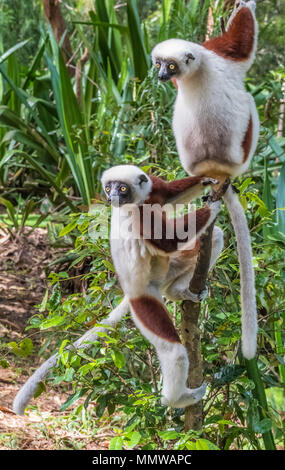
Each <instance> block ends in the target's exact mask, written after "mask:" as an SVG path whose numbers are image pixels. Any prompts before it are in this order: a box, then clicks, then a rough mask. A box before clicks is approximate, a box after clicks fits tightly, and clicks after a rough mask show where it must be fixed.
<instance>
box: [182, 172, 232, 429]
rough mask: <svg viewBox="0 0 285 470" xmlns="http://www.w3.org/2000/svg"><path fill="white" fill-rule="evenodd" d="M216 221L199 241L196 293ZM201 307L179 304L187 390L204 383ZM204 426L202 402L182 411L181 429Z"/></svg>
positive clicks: (218, 192) (226, 183)
mask: <svg viewBox="0 0 285 470" xmlns="http://www.w3.org/2000/svg"><path fill="white" fill-rule="evenodd" d="M229 184H230V180H229V178H227V179H226V180H224V181H221V184H220V185H219V187H218V189H217V190H216V191H215V192H213V193H212V196H211V199H212V201H218V200H219V199H221V198H222V196H223V195H224V194H225V192H226V190H227V189H228V186H229ZM214 224H215V222H213V223H212V224H211V225H210V227H209V228H208V230H207V231H206V233H205V234H204V235H202V237H201V238H200V251H199V256H198V260H197V265H196V268H195V272H194V275H193V277H192V279H191V282H190V286H189V288H190V290H191V292H193V293H194V294H199V293H200V292H201V291H202V290H204V289H205V286H206V280H207V275H208V271H209V266H210V258H211V251H212V233H213V228H214ZM200 310H201V304H200V303H195V302H192V301H190V300H185V301H184V302H183V303H182V318H181V333H182V338H183V343H184V346H185V348H186V350H187V353H188V358H189V362H190V366H189V374H188V387H190V388H196V387H200V385H202V383H203V357H202V354H201V341H200V330H199V324H198V321H199V314H200ZM202 425H203V402H202V401H200V402H199V403H197V404H196V405H192V406H188V407H187V408H186V409H185V420H184V429H185V431H186V432H187V431H189V429H194V430H196V431H198V430H200V429H201V428H202Z"/></svg>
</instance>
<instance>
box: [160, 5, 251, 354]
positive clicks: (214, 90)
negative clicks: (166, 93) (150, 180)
mask: <svg viewBox="0 0 285 470" xmlns="http://www.w3.org/2000/svg"><path fill="white" fill-rule="evenodd" d="M244 6H246V7H248V8H249V9H250V10H251V12H252V14H253V18H254V24H255V36H254V45H253V49H252V52H251V54H250V57H249V58H248V59H247V60H244V61H233V60H230V59H226V58H223V57H221V56H219V55H217V54H216V53H215V52H213V51H210V50H208V49H206V48H204V47H203V46H200V45H197V44H193V43H191V42H187V41H181V40H180V39H171V40H169V41H165V42H163V43H160V44H158V45H157V46H156V47H155V48H154V50H153V53H152V58H153V62H155V61H156V58H163V59H164V60H166V59H168V58H171V59H172V60H175V61H176V62H177V63H178V66H179V69H180V74H179V75H177V77H175V78H176V80H177V85H178V93H177V98H176V102H175V106H174V114H173V123H172V125H173V131H174V135H175V139H176V145H177V150H178V153H179V157H180V160H181V163H182V166H183V167H184V169H185V170H186V171H187V172H188V173H189V174H192V175H207V176H213V177H217V178H218V176H217V175H219V174H220V175H228V176H231V177H236V176H238V175H241V174H243V173H244V172H245V171H246V170H247V168H248V166H249V164H250V160H251V157H252V156H253V154H254V151H255V148H256V145H257V141H258V135H259V118H258V113H257V110H256V106H255V103H254V100H253V98H252V96H251V95H250V94H249V93H247V92H246V90H245V87H244V78H245V74H246V71H247V70H248V69H249V67H250V66H251V64H252V62H253V60H254V57H255V52H256V47H257V31H258V26H257V22H256V19H255V14H254V11H255V2H254V1H253V0H251V1H249V2H247V3H245V2H244V1H242V2H241V4H240V6H239V7H238V8H237V9H235V10H234V11H233V14H232V16H231V18H230V20H229V24H228V26H227V27H229V26H230V24H231V22H232V21H233V20H234V17H235V15H236V14H237V12H238V11H239V9H240V8H242V7H244ZM183 51H184V52H183ZM189 51H192V53H193V55H194V57H195V60H194V61H189V63H188V64H185V60H184V57H185V54H186V53H188V52H189ZM196 61H197V62H196ZM195 63H196V64H195ZM197 64H198V66H197ZM250 117H251V119H252V124H253V133H252V142H251V147H250V151H249V155H248V157H247V159H246V161H245V162H243V160H244V150H243V148H242V144H243V140H244V137H245V135H246V131H247V128H248V124H249V120H250ZM225 201H226V204H227V206H228V209H229V212H230V216H231V219H232V223H233V226H234V229H235V233H236V238H237V247H238V253H239V262H240V271H241V299H242V349H243V354H244V356H245V357H246V358H247V359H251V358H252V357H254V355H255V352H256V335H257V312H256V300H255V286H254V284H255V282H254V270H253V268H252V252H251V243H250V235H249V230H248V226H247V221H246V218H245V214H244V211H243V209H242V207H241V205H240V203H239V200H238V197H237V196H236V195H234V194H233V192H232V190H231V188H229V189H228V191H227V193H226V195H225Z"/></svg>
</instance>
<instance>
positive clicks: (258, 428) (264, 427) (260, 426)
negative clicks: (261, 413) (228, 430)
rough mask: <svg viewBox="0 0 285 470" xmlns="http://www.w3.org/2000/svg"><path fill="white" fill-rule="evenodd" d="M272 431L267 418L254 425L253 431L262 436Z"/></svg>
mask: <svg viewBox="0 0 285 470" xmlns="http://www.w3.org/2000/svg"><path fill="white" fill-rule="evenodd" d="M271 429H272V421H271V419H269V418H265V419H262V420H261V421H259V422H258V423H255V424H254V431H255V432H258V433H261V434H264V433H266V432H269V431H271Z"/></svg>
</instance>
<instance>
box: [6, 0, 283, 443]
mask: <svg viewBox="0 0 285 470" xmlns="http://www.w3.org/2000/svg"><path fill="white" fill-rule="evenodd" d="M34 2H35V5H36V1H35V0H34ZM75 3H76V2H75ZM75 3H74V2H71V5H72V8H71V9H69V10H68V11H65V12H64V13H65V14H66V17H67V19H68V31H69V32H70V33H71V32H72V46H73V50H74V51H76V52H75V56H76V61H73V62H72V61H71V63H70V64H66V63H65V62H64V60H63V56H62V52H61V48H60V45H59V44H57V42H56V41H55V38H54V36H53V32H52V30H51V29H50V28H49V27H48V26H44V27H43V28H42V29H41V30H40V31H39V34H40V40H39V43H38V44H35V41H34V42H32V43H30V42H26V41H25V39H27V38H26V36H25V35H23V37H22V36H19V38H18V39H20V42H19V41H18V40H17V41H16V40H15V39H13V38H11V42H9V40H10V39H9V40H8V38H6V39H5V37H4V42H5V44H6V47H5V48H4V49H3V53H2V55H1V57H0V73H1V74H0V99H1V106H0V183H1V185H2V188H1V189H2V192H3V195H2V196H1V199H0V203H1V208H3V207H5V208H6V215H5V218H4V222H5V224H6V225H8V227H9V229H10V230H11V228H12V226H14V227H15V229H16V230H19V228H20V227H22V226H23V225H24V224H25V223H26V222H27V219H28V217H30V215H31V211H34V210H35V207H36V206H35V204H36V203H37V204H38V206H40V205H41V204H43V201H46V200H47V198H48V199H49V205H50V206H52V207H54V206H56V205H57V204H61V207H62V217H61V223H60V224H59V221H58V223H57V224H55V223H54V222H53V221H50V222H49V230H50V233H53V234H54V237H57V238H58V241H59V242H60V241H63V240H64V239H66V238H67V237H68V240H69V241H72V243H73V249H72V250H71V251H70V252H69V253H67V254H66V255H65V260H66V261H67V262H68V263H69V267H68V268H66V269H65V270H64V271H60V272H51V273H50V276H49V280H50V287H49V289H48V290H47V291H46V295H45V296H44V298H43V300H42V302H41V304H40V305H39V306H38V313H37V314H36V315H34V316H33V317H32V318H31V320H30V324H29V326H28V328H27V330H28V334H29V333H30V331H31V330H32V331H33V329H40V330H41V331H42V332H43V333H44V338H45V341H44V343H43V345H42V348H41V350H40V354H43V355H45V356H49V355H50V353H51V352H52V351H54V350H57V348H60V351H61V353H62V354H61V360H60V362H59V364H58V368H57V369H55V370H53V371H51V373H50V379H53V383H54V384H59V383H60V384H64V383H66V384H68V386H69V387H72V393H71V394H70V396H69V398H68V399H67V401H66V402H65V403H64V404H63V405H62V410H69V407H71V405H74V404H75V403H76V402H77V401H78V400H79V401H80V403H81V404H80V405H79V406H78V407H77V411H76V413H77V415H80V413H82V415H83V413H87V409H88V410H90V409H92V407H93V408H94V410H95V411H94V412H95V415H96V422H98V423H100V420H103V421H104V420H105V421H107V420H108V421H109V422H111V424H112V429H113V431H114V432H115V433H116V437H114V438H113V439H112V440H111V442H110V449H121V448H123V447H127V448H134V447H136V446H139V447H140V448H143V449H158V448H174V449H177V450H180V449H190V450H194V449H195V450H196V449H197V450H200V449H201V450H202V449H217V448H218V449H230V448H239V449H259V448H263V447H264V443H263V441H262V439H261V437H262V435H263V436H264V435H265V434H266V433H269V432H271V430H273V433H274V438H275V441H276V443H278V444H279V445H281V444H282V439H283V436H284V428H283V427H282V426H284V425H283V424H282V410H284V403H283V401H284V400H283V399H282V392H283V389H282V387H283V385H282V383H283V384H284V380H285V364H284V321H285V315H284V312H285V301H284V280H285V269H284V268H285V263H284V244H285V235H284V227H285V211H284V210H283V209H284V207H285V200H284V183H285V156H284V145H285V139H284V137H277V126H278V118H279V112H280V100H281V98H282V83H284V80H285V72H284V69H282V68H281V60H280V54H281V50H282V44H283V42H282V41H284V37H285V36H284V33H283V30H284V28H283V29H282V24H283V23H282V18H281V16H277V15H275V16H272V12H273V11H275V10H276V9H277V8H279V6H278V5H277V3H276V5H275V2H272V1H269V0H266V1H265V2H262V3H261V4H260V5H258V9H259V13H258V14H259V22H260V24H261V28H260V31H261V32H260V44H261V46H260V52H259V54H258V58H257V61H256V64H255V65H254V67H253V68H252V70H251V73H250V76H249V78H248V79H247V82H246V86H247V87H248V89H249V90H250V92H251V93H252V94H253V96H254V98H255V101H256V104H257V107H258V111H259V115H260V120H261V136H260V139H259V145H258V149H257V153H256V156H255V158H254V160H253V162H252V166H251V168H250V170H249V171H248V173H247V174H246V175H244V178H243V179H239V180H237V181H236V185H237V187H238V189H239V191H240V200H241V203H242V205H243V207H244V208H245V209H246V214H247V218H248V223H249V227H250V230H251V238H252V244H253V253H254V265H255V271H256V288H257V302H258V309H259V356H258V361H257V369H255V368H254V366H253V365H252V364H246V363H245V362H244V360H243V358H242V356H241V353H240V348H239V346H240V311H239V309H240V307H239V305H240V303H239V287H240V283H239V266H238V261H237V256H236V250H235V240H234V236H233V232H232V226H231V224H230V221H229V217H228V214H227V212H226V211H225V210H224V212H223V213H222V214H221V215H220V216H219V225H220V226H221V227H222V228H223V230H224V233H225V249H224V251H223V253H222V255H221V256H220V258H219V261H218V264H217V266H216V267H215V270H214V271H213V272H212V273H211V274H210V281H209V282H210V296H209V297H208V298H207V300H206V302H205V304H204V306H203V312H202V317H201V331H202V348H203V357H204V360H205V372H206V378H207V381H208V390H207V396H206V399H205V408H204V412H205V422H204V427H203V430H202V431H201V432H200V433H197V432H193V431H191V432H189V433H187V434H185V433H184V432H183V417H182V415H183V412H182V411H181V410H169V409H167V408H166V407H163V406H161V405H160V400H159V393H160V387H161V383H160V376H159V368H158V362H157V359H156V356H155V354H154V351H152V349H151V348H150V347H149V344H148V343H147V341H146V340H145V339H144V338H143V337H142V336H141V335H140V334H139V333H138V331H137V330H136V329H135V328H134V326H133V324H132V322H131V320H130V318H126V319H124V320H123V321H122V323H121V325H120V327H119V328H118V329H116V330H114V329H109V331H108V333H107V334H105V333H104V334H101V335H100V336H99V338H98V340H97V341H95V342H94V343H92V345H90V348H89V349H88V350H84V351H81V352H78V353H76V352H75V351H73V350H70V351H66V349H65V348H66V346H67V345H69V344H71V343H72V342H73V341H74V337H75V335H76V336H78V335H81V334H82V333H83V332H84V331H86V329H88V328H90V327H91V325H94V324H96V323H97V322H99V321H101V320H103V319H104V317H105V316H106V315H107V313H108V312H109V311H110V309H112V308H114V307H115V306H116V305H117V304H118V302H119V301H120V300H121V295H122V294H121V291H120V289H119V287H118V285H117V281H116V277H115V274H114V269H113V266H112V261H111V258H110V253H109V243H108V240H107V239H106V240H105V239H100V240H97V241H96V242H94V240H93V239H92V237H91V236H90V227H91V224H93V223H94V219H95V222H96V217H95V216H94V214H93V215H92V214H87V212H86V208H87V206H89V205H90V203H91V202H92V200H93V198H94V197H95V198H96V199H99V198H100V196H99V194H98V193H99V192H100V183H99V180H100V175H101V173H102V171H103V170H104V169H105V168H107V167H109V166H110V165H112V164H114V163H115V164H118V163H136V164H140V165H141V166H142V167H143V168H144V169H145V170H149V171H152V172H153V173H156V174H158V175H159V176H163V177H167V178H168V179H173V178H179V177H182V176H184V175H185V173H184V172H183V170H182V169H181V165H180V163H179V160H178V157H177V151H176V147H175V142H174V137H173V134H172V132H171V116H172V108H173V102H174V99H175V94H176V91H175V89H174V88H173V86H172V85H171V84H168V83H167V84H159V83H158V82H157V78H156V75H155V73H154V71H153V70H152V68H151V64H150V57H149V53H150V51H151V48H152V46H153V45H154V44H155V43H156V42H157V41H159V40H163V39H166V38H168V37H174V36H176V37H183V38H186V39H191V40H194V41H195V40H197V41H200V40H202V39H203V37H204V35H205V25H206V20H207V13H208V7H209V4H210V2H209V1H205V2H198V1H196V0H195V1H194V0H192V1H191V2H184V0H179V1H172V0H163V1H162V2H161V5H159V6H158V5H156V3H155V2H152V1H148V2H140V3H139V5H140V7H141V8H138V7H137V3H136V1H135V0H128V1H127V4H126V6H120V7H118V5H117V4H116V2H115V1H114V0H104V1H95V7H94V10H90V11H89V13H88V16H86V14H84V12H83V10H80V9H79V13H80V14H78V9H76V10H75V9H74V5H75ZM142 3H143V4H142ZM202 3H203V5H202ZM273 3H274V8H273V7H272V5H273ZM8 4H9V2H8ZM211 5H212V6H213V14H214V19H215V25H219V21H218V20H219V19H220V17H221V16H222V15H224V14H225V13H224V12H223V2H211ZM115 6H116V8H115ZM280 8H281V7H280ZM38 13H39V12H38V11H37V14H38ZM5 18H6V19H5ZM5 18H4V19H5V21H6V22H7V21H8V20H9V18H8V17H7V15H6V17H5ZM9 21H10V20H9ZM216 28H218V26H216ZM275 28H276V29H277V30H278V31H279V32H280V34H278V35H275V34H272V31H275ZM215 32H216V33H218V32H219V31H218V29H217V30H215ZM37 42H38V41H37ZM86 47H87V48H88V51H89V56H88V60H87V61H86V63H85V64H84V65H83V67H82V68H81V69H80V77H81V80H80V81H79V88H78V82H76V79H75V77H73V76H71V75H70V73H69V72H70V69H71V68H72V67H75V66H76V64H78V59H80V58H81V57H82V54H83V52H84V49H85V48H86ZM29 48H31V49H29ZM27 50H29V51H31V50H33V60H31V61H29V60H27V59H25V61H24V63H25V65H23V63H22V60H21V58H22V54H23V56H24V55H25V54H26V52H25V54H24V51H27ZM264 50H266V54H264ZM29 54H30V52H29V53H27V54H26V55H25V57H26V58H27V55H28V56H29ZM74 64H75V65H74ZM11 175H13V178H12V179H11ZM27 193H28V194H29V197H27ZM19 194H20V196H19ZM82 204H83V205H84V207H83V208H82ZM20 213H21V214H22V215H21V216H19V214H20ZM49 213H50V211H49V210H45V211H44V212H43V213H42V214H43V216H46V217H47V218H48V216H49ZM37 217H41V216H37ZM8 219H9V223H8V222H7V221H8ZM48 220H50V219H48ZM62 220H64V225H63V224H62ZM37 221H38V222H39V223H40V222H41V219H40V218H39V219H37ZM83 264H85V265H87V266H88V270H87V272H84V274H82V275H79V276H80V281H81V282H82V283H84V285H86V286H87V287H86V289H85V291H84V292H83V293H82V292H74V293H72V294H69V295H65V289H64V286H65V285H66V283H68V282H69V281H70V279H71V278H72V269H73V268H74V267H78V266H81V265H83ZM52 269H53V267H51V270H52ZM168 308H169V310H171V311H173V312H175V321H176V325H177V327H178V328H179V325H180V313H179V309H178V308H177V306H176V305H173V304H172V303H171V302H169V303H168ZM32 346H33V345H32V343H31V340H30V339H29V338H28V340H23V341H22V342H20V343H19V344H16V343H12V342H11V343H10V345H9V348H10V349H11V350H12V351H13V352H14V353H15V354H16V355H17V356H19V357H21V356H22V357H26V356H27V355H28V354H31V352H32ZM1 364H2V366H3V367H4V366H5V367H7V362H5V359H3V361H1ZM256 374H257V375H258V377H259V378H260V376H261V389H262V390H263V386H264V387H265V394H266V397H267V401H266V397H264V399H265V401H263V402H262V400H260V397H258V396H257V395H256V392H257V389H256V383H257V382H256V380H255V379H256ZM263 384H264V385H263ZM42 391H44V386H43V385H41V387H40V390H39V391H38V393H41V392H42ZM88 405H89V406H88ZM87 407H88V408H87ZM282 407H283V408H282ZM84 416H85V415H84Z"/></svg>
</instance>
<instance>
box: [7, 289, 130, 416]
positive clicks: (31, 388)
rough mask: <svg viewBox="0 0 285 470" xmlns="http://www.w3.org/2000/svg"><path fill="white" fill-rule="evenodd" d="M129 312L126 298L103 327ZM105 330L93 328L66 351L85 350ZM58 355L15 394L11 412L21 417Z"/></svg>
mask: <svg viewBox="0 0 285 470" xmlns="http://www.w3.org/2000/svg"><path fill="white" fill-rule="evenodd" d="M128 311H129V301H128V299H127V298H126V297H124V299H123V300H122V302H121V303H120V304H119V305H118V306H117V307H116V308H115V309H114V310H112V312H111V313H110V314H109V315H108V317H107V318H105V319H104V320H103V321H102V322H100V323H102V324H103V325H108V326H115V325H116V324H117V323H118V322H119V321H120V320H121V318H122V317H123V315H125V314H126V313H128ZM106 330H107V328H105V327H98V326H95V327H93V328H91V329H90V330H88V331H87V332H86V333H85V334H84V335H83V336H81V337H80V338H79V339H78V340H77V341H75V342H74V343H73V344H72V345H70V346H69V347H68V349H74V348H75V349H86V348H88V347H90V346H91V344H92V342H93V341H95V340H96V339H97V337H98V332H105V331H106ZM58 357H59V355H58V354H54V355H53V356H51V357H50V358H49V359H48V360H47V361H45V362H44V363H43V364H42V365H41V366H40V367H39V369H37V370H36V372H34V374H33V375H32V376H31V377H30V378H29V379H28V380H27V382H26V383H25V385H23V387H22V388H21V389H20V390H19V392H18V393H17V395H16V397H15V400H14V403H13V410H14V412H15V413H16V414H17V415H23V414H24V411H25V408H26V406H27V404H28V403H29V401H30V399H31V398H32V397H33V396H34V394H35V391H36V390H37V388H38V385H39V383H40V382H41V381H42V380H43V379H44V378H45V377H46V375H47V374H48V372H49V370H50V369H52V368H53V367H55V366H56V364H57V360H58Z"/></svg>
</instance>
